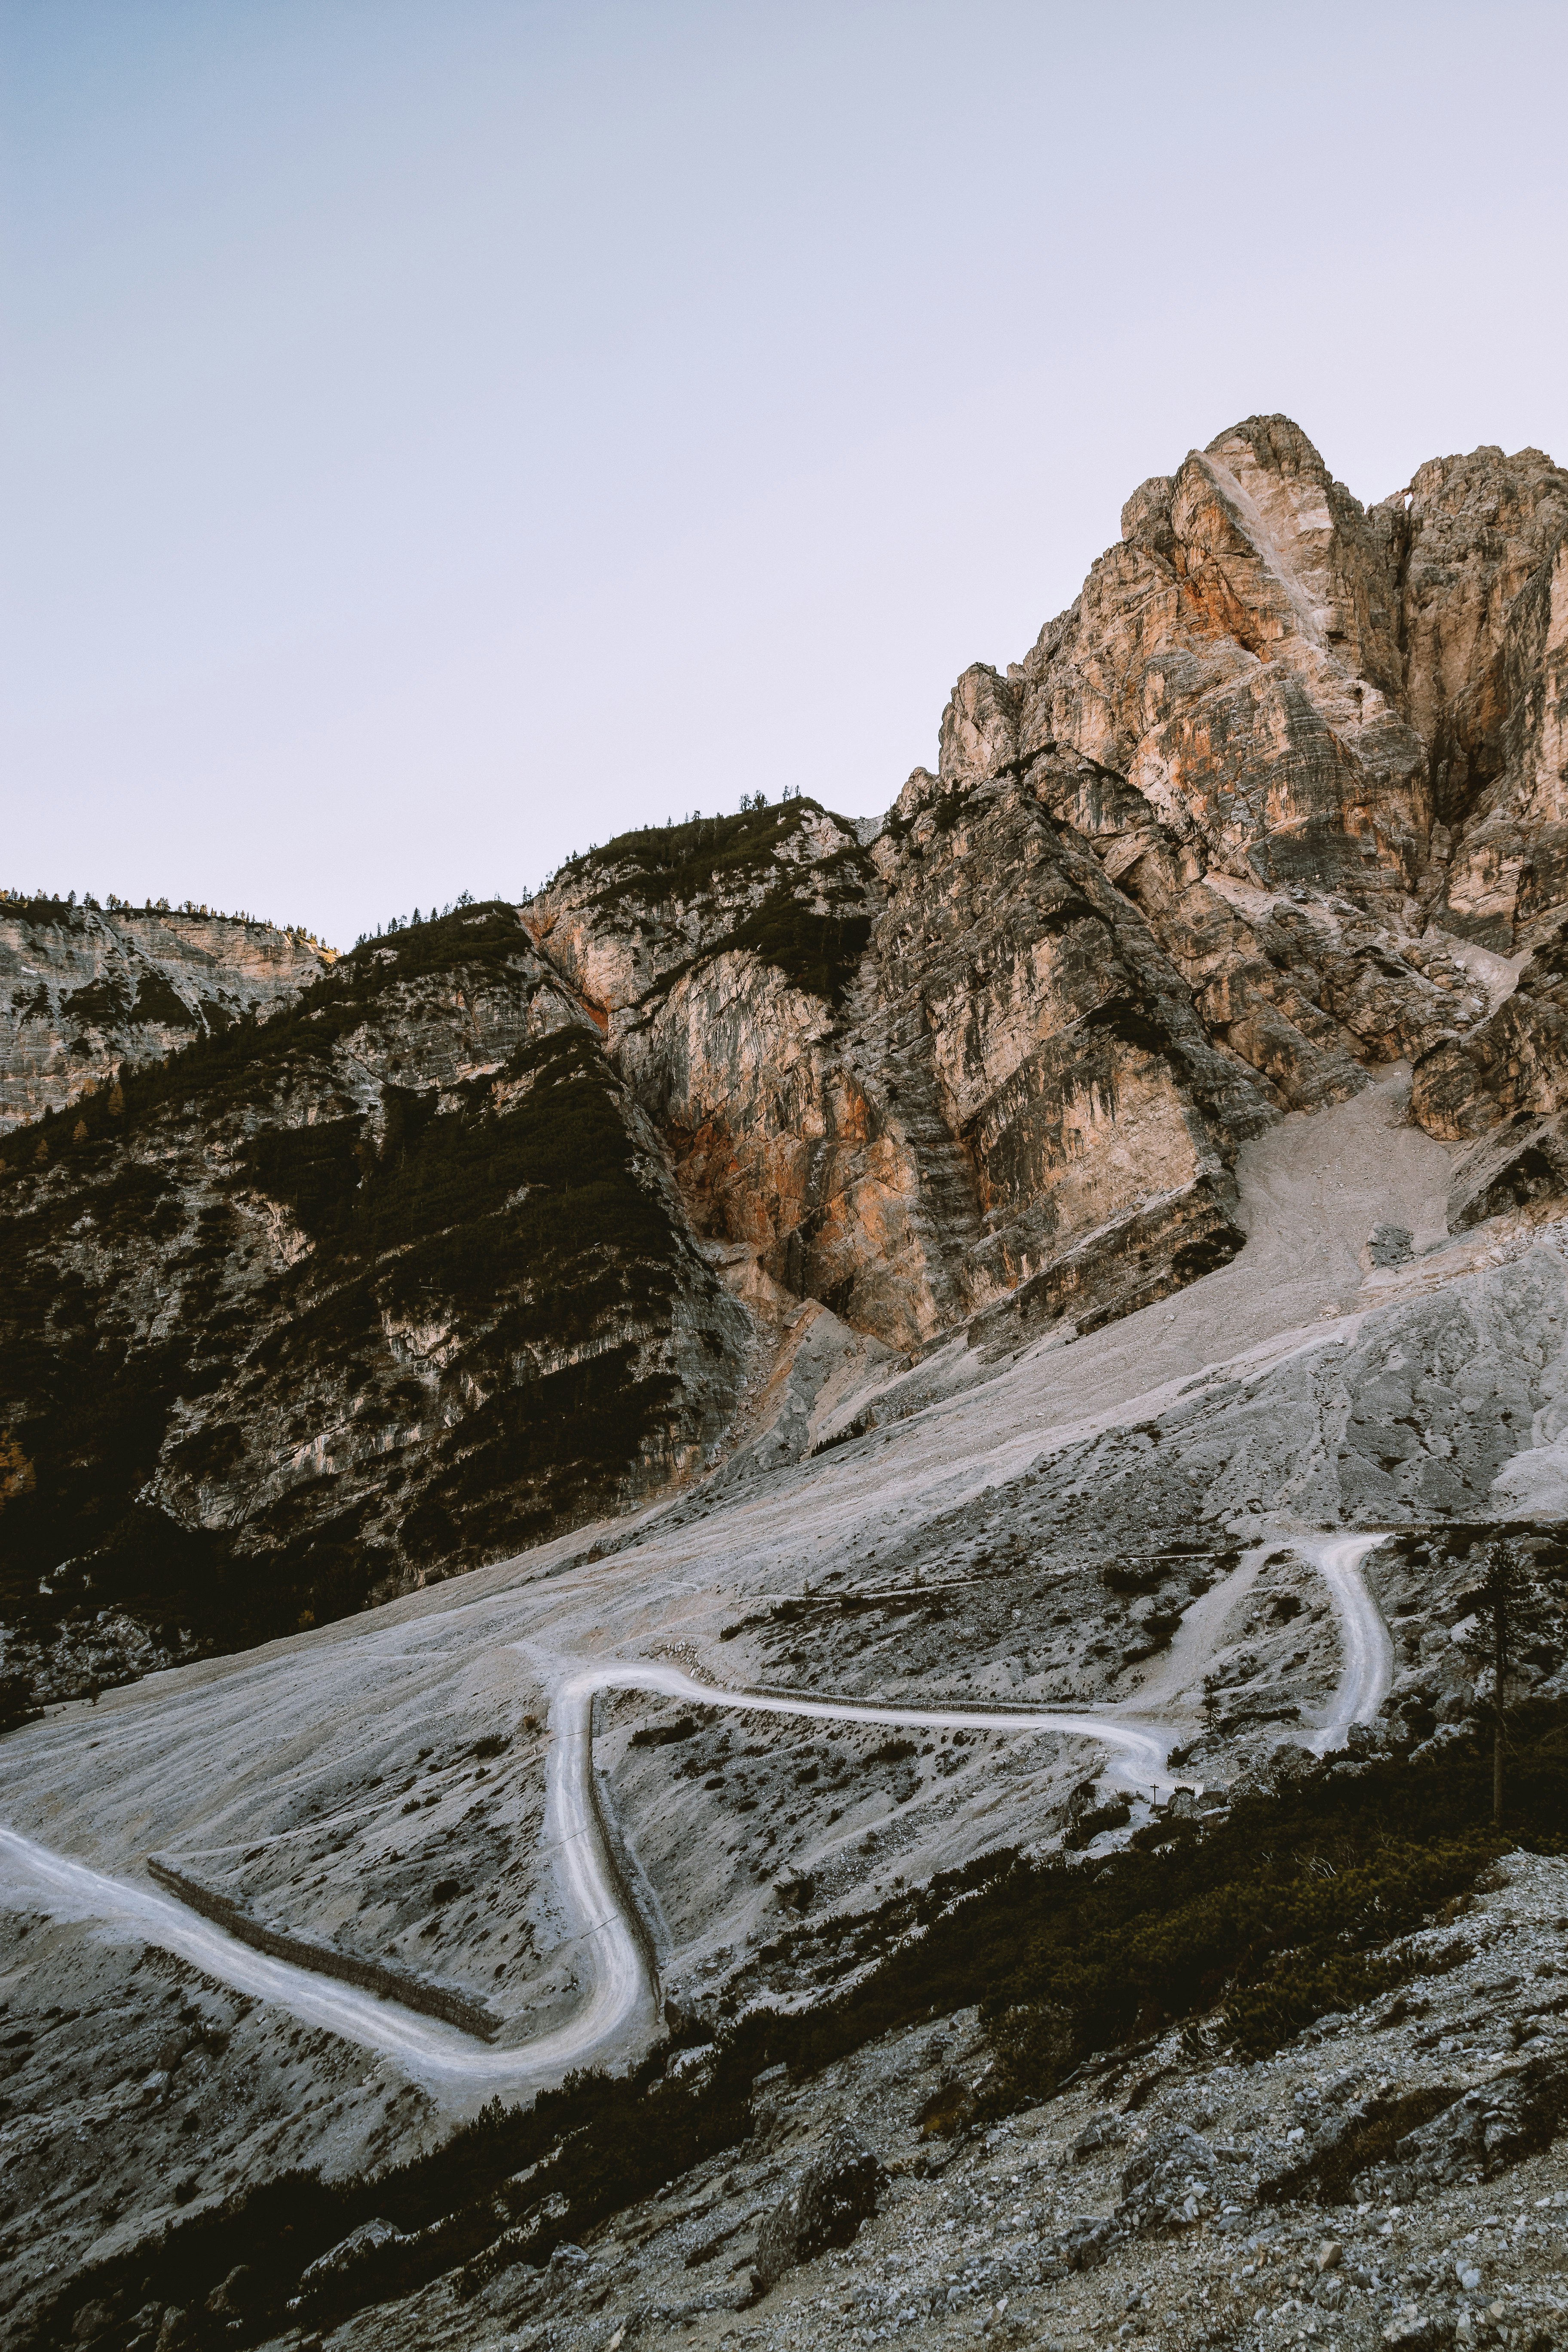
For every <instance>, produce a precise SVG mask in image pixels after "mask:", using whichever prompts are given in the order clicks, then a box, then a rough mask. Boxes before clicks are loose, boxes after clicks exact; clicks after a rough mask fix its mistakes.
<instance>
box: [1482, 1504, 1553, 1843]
mask: <svg viewBox="0 0 1568 2352" xmlns="http://www.w3.org/2000/svg"><path fill="white" fill-rule="evenodd" d="M1479 1569H1480V1574H1479V1577H1478V1578H1477V1580H1476V1582H1475V1584H1474V1585H1473V1586H1472V1587H1471V1589H1470V1591H1468V1592H1467V1593H1466V1594H1465V1596H1464V1605H1465V1606H1466V1607H1467V1608H1468V1611H1469V1612H1470V1614H1471V1616H1472V1617H1473V1619H1474V1621H1475V1622H1474V1625H1473V1627H1472V1629H1471V1630H1470V1631H1469V1632H1468V1633H1467V1634H1466V1635H1465V1637H1464V1648H1465V1650H1466V1651H1467V1653H1468V1655H1469V1656H1470V1658H1471V1659H1472V1660H1473V1661H1474V1662H1475V1663H1476V1664H1477V1665H1478V1666H1479V1667H1481V1668H1483V1669H1487V1670H1489V1672H1490V1675H1491V1685H1492V1688H1491V1717H1492V1819H1493V1821H1494V1822H1500V1821H1501V1819H1502V1807H1503V1758H1504V1753H1505V1749H1506V1746H1507V1736H1506V1735H1507V1717H1508V1702H1509V1693H1510V1685H1512V1684H1513V1683H1514V1681H1515V1680H1516V1679H1517V1677H1518V1674H1519V1668H1520V1664H1521V1660H1522V1659H1523V1657H1524V1654H1525V1653H1526V1651H1528V1650H1530V1649H1531V1648H1533V1647H1534V1646H1535V1645H1536V1644H1537V1643H1540V1642H1542V1640H1544V1639H1547V1638H1548V1637H1550V1636H1551V1635H1552V1633H1555V1631H1556V1630H1557V1628H1556V1618H1557V1614H1558V1612H1557V1611H1556V1610H1555V1608H1554V1607H1553V1604H1552V1601H1551V1599H1550V1598H1549V1596H1548V1594H1547V1592H1546V1591H1545V1589H1544V1588H1543V1586H1542V1583H1541V1580H1540V1579H1539V1577H1538V1576H1537V1574H1536V1572H1535V1563H1534V1561H1533V1559H1531V1556H1530V1554H1529V1553H1528V1552H1526V1551H1525V1550H1524V1549H1523V1548H1522V1546H1521V1544H1520V1543H1519V1541H1518V1540H1517V1539H1510V1538H1507V1537H1504V1538H1500V1540H1499V1541H1497V1542H1495V1543H1489V1544H1484V1545H1483V1546H1482V1547H1481V1549H1480V1554H1479Z"/></svg>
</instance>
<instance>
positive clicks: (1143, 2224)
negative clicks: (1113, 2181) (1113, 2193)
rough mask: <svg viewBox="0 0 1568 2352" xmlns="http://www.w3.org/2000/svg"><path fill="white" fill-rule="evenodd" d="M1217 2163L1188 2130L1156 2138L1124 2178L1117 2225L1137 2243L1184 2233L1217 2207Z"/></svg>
mask: <svg viewBox="0 0 1568 2352" xmlns="http://www.w3.org/2000/svg"><path fill="white" fill-rule="evenodd" d="M1218 2177H1219V2158H1218V2157H1217V2156H1216V2155H1215V2151H1214V2149H1213V2148H1212V2147H1210V2146H1209V2143H1208V2141H1207V2140H1206V2139H1205V2138H1204V2137H1203V2136H1202V2134H1201V2133H1199V2132H1195V2131H1194V2130H1193V2129H1192V2127H1191V2126H1190V2125H1187V2124H1173V2125H1171V2126H1170V2127H1169V2128H1168V2129H1167V2130H1165V2131H1162V2132H1156V2133H1155V2134H1154V2136H1153V2137H1152V2139H1151V2140H1150V2141H1149V2143H1148V2145H1147V2147H1143V2148H1141V2149H1140V2150H1139V2152H1138V2154H1137V2155H1136V2156H1135V2157H1134V2158H1133V2159H1132V2161H1131V2164H1130V2165H1128V2166H1127V2168H1126V2169H1125V2170H1124V2171H1123V2173H1122V2175H1121V2204H1120V2205H1119V2206H1118V2207H1117V2209H1116V2220H1117V2223H1118V2225H1119V2226H1120V2227H1121V2229H1123V2230H1126V2231H1131V2232H1132V2233H1133V2234H1134V2235H1136V2236H1139V2237H1145V2236H1147V2235H1148V2234H1149V2233H1150V2232H1151V2231H1154V2230H1162V2229H1180V2228H1184V2227H1185V2226H1187V2225H1189V2224H1191V2223H1192V2222H1194V2221H1198V2220H1199V2219H1201V2218H1202V2216H1203V2214H1204V2213H1205V2210H1211V2209H1212V2207H1213V2205H1214V2204H1215V2202H1216V2201H1217V2194H1218V2189H1217V2184H1218Z"/></svg>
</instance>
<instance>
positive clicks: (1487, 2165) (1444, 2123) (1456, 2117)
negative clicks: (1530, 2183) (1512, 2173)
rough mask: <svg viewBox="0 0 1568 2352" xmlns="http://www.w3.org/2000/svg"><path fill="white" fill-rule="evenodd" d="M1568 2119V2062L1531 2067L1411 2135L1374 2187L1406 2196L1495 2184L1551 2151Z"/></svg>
mask: <svg viewBox="0 0 1568 2352" xmlns="http://www.w3.org/2000/svg"><path fill="white" fill-rule="evenodd" d="M1565 2115H1568V2056H1565V2055H1564V2053H1561V2052H1557V2053H1552V2054H1550V2055H1548V2056H1544V2057H1542V2058H1536V2059H1532V2060H1531V2062H1530V2063H1529V2064H1528V2065H1525V2066H1522V2067H1521V2068H1520V2069H1519V2070H1518V2071H1517V2072H1510V2073H1507V2074H1500V2075H1498V2076H1497V2077H1495V2078H1494V2080H1493V2081H1492V2082H1490V2083H1489V2084H1487V2086H1486V2087H1485V2088H1484V2089H1481V2090H1472V2091H1467V2092H1465V2094H1464V2095H1463V2096H1462V2097H1460V2098H1458V2099H1456V2100H1455V2101H1454V2104H1453V2105H1452V2106H1449V2107H1444V2108H1442V2109H1440V2110H1439V2112H1438V2113H1437V2114H1436V2116H1433V2118H1432V2120H1431V2122H1430V2123H1428V2124H1423V2125H1422V2126H1420V2128H1419V2129H1418V2130H1416V2131H1413V2132H1409V2133H1407V2134H1406V2135H1405V2137H1404V2138H1403V2139H1402V2140H1400V2141H1399V2143H1398V2144H1397V2146H1396V2147H1395V2148H1394V2162H1393V2166H1392V2168H1390V2169H1389V2170H1388V2171H1386V2172H1384V2174H1383V2175H1382V2176H1381V2177H1379V2175H1377V2174H1373V2176H1372V2185H1373V2187H1377V2188H1382V2187H1385V2186H1386V2187H1388V2188H1390V2189H1393V2188H1394V2187H1395V2186H1397V2187H1398V2188H1400V2189H1403V2190H1404V2193H1405V2195H1410V2194H1413V2193H1414V2191H1415V2189H1416V2188H1417V2187H1418V2186H1420V2185H1424V2184H1426V2183H1427V2182H1432V2181H1436V2182H1447V2181H1452V2180H1460V2179H1481V2180H1490V2179H1494V2178H1495V2176H1496V2175H1497V2174H1498V2173H1500V2172H1504V2171H1507V2170H1508V2169H1509V2168H1510V2166H1512V2165H1515V2164H1518V2163H1519V2162H1520V2161H1521V2158H1524V2157H1526V2156H1531V2155H1533V2154H1534V2152H1535V2151H1536V2149H1537V2148H1540V2147H1547V2146H1548V2145H1549V2144H1550V2142H1551V2141H1552V2137H1553V2136H1554V2135H1555V2134H1556V2132H1557V2131H1558V2130H1559V2129H1560V2128H1561V2127H1562V2124H1563V2117H1564V2116H1565Z"/></svg>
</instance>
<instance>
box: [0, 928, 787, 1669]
mask: <svg viewBox="0 0 1568 2352" xmlns="http://www.w3.org/2000/svg"><path fill="white" fill-rule="evenodd" d="M0 1171H3V1173H0V1186H3V1188H4V1189H3V1192H0V1201H3V1202H4V1207H3V1210H0V1263H3V1267H4V1281H3V1283H0V1363H3V1367H4V1369H3V1370H0V1427H4V1428H5V1429H6V1430H8V1431H9V1432H10V1433H11V1437H10V1443H11V1444H12V1446H13V1447H14V1449H15V1451H16V1464H17V1465H19V1467H16V1470H15V1475H13V1476H12V1478H11V1479H10V1482H9V1486H10V1491H9V1493H8V1496H7V1499H6V1501H5V1570H4V1599H3V1610H4V1615H5V1620H6V1621H7V1622H8V1623H9V1625H10V1627H11V1629H12V1636H13V1650H14V1653H15V1656H16V1659H19V1660H20V1661H21V1662H22V1663H23V1664H29V1665H31V1666H32V1667H33V1668H34V1669H35V1671H36V1674H37V1684H38V1687H39V1688H40V1689H45V1690H52V1689H53V1687H54V1683H53V1680H52V1679H51V1676H52V1675H53V1668H52V1667H51V1666H50V1665H49V1664H48V1661H49V1660H50V1659H55V1660H57V1661H58V1663H59V1665H60V1671H61V1673H62V1674H63V1675H64V1676H65V1681H64V1685H63V1686H64V1687H68V1688H75V1687H78V1686H79V1685H80V1684H81V1682H82V1679H83V1675H82V1672H81V1671H79V1670H78V1668H73V1667H72V1665H71V1663H70V1661H71V1659H72V1657H73V1656H75V1657H77V1658H78V1661H79V1666H80V1665H82V1664H85V1660H84V1659H83V1658H82V1655H81V1654H82V1653H83V1650H84V1644H85V1649H86V1655H87V1656H89V1657H90V1656H91V1654H92V1643H91V1638H90V1637H91V1634H92V1633H93V1632H97V1633H102V1634H103V1635H104V1638H105V1641H106V1643H108V1646H109V1647H110V1649H112V1647H113V1643H112V1641H111V1640H110V1635H111V1633H112V1631H113V1628H114V1625H115V1623H116V1622H118V1618H119V1614H120V1612H129V1614H130V1616H131V1617H132V1619H136V1618H140V1619H142V1621H143V1622H148V1623H151V1624H153V1625H156V1626H158V1627H160V1628H161V1629H163V1630H162V1639H163V1647H164V1650H165V1652H166V1654H167V1655H169V1656H177V1655H180V1654H185V1653H186V1652H187V1651H188V1649H189V1647H190V1645H191V1643H192V1642H193V1641H194V1642H195V1644H196V1646H197V1647H211V1646H214V1645H216V1646H220V1647H233V1646H236V1645H237V1643H243V1642H248V1641H255V1640H258V1639H261V1638H265V1637H266V1636H267V1635H268V1634H269V1633H281V1632H286V1631H292V1630H293V1629H294V1627H295V1625H296V1623H297V1622H298V1623H310V1622H313V1621H314V1620H315V1619H317V1618H319V1617H320V1618H324V1617H328V1616H335V1615H341V1614H342V1612H343V1611H344V1610H346V1609H352V1608H354V1607H357V1606H359V1605H360V1604H361V1603H362V1602H363V1601H364V1600H365V1599H366V1598H367V1597H369V1596H371V1595H373V1594H385V1593H387V1592H391V1591H396V1590H398V1589H400V1588H403V1587H406V1586H408V1585H411V1584H415V1583H419V1582H422V1581H424V1580H426V1578H427V1577H429V1576H439V1575H442V1574H446V1573H447V1572H449V1571H450V1570H452V1569H454V1568H457V1567H459V1566H463V1565H468V1564H472V1563H473V1562H474V1561H476V1560H478V1559H484V1558H487V1557H493V1556H494V1555H495V1554H497V1553H498V1552H501V1551H504V1550H506V1549H511V1548H513V1547H515V1545H516V1544H517V1542H518V1541H520V1540H527V1539H528V1538H529V1536H530V1535H538V1534H540V1533H542V1532H544V1531H546V1530H548V1529H552V1528H557V1527H560V1526H563V1525H565V1526H570V1525H571V1524H572V1523H573V1522H574V1519H579V1518H583V1517H590V1516H593V1515H594V1514H595V1513H596V1512H599V1511H602V1510H603V1509H605V1507H614V1506H615V1505H616V1503H617V1502H625V1501H629V1500H631V1499H633V1498H635V1497H636V1496H638V1495H640V1494H642V1493H644V1492H646V1491H647V1489H648V1488H649V1487H650V1486H659V1485H661V1484H664V1483H667V1482H668V1480H669V1479H670V1478H671V1477H672V1476H674V1475H679V1474H680V1473H682V1472H689V1471H690V1470H691V1469H693V1468H696V1467H699V1466H700V1465H702V1464H703V1463H704V1462H706V1461H707V1460H709V1459H710V1458H711V1455H712V1453H713V1451H714V1449H715V1447H716V1446H717V1444H719V1442H720V1440H721V1437H722V1434H723V1433H724V1431H725V1429H726V1427H727V1426H728V1424H729V1422H730V1420H731V1416H732V1412H733V1408H734V1403H735V1399H736V1391H737V1386H738V1382H739V1381H740V1379H741V1377H742V1373H743V1371H744V1370H745V1369H746V1367H747V1365H748V1363H749V1347H750V1333H751V1328H752V1326H751V1321H750V1318H749V1317H748V1314H747V1310H746V1309H745V1308H744V1307H742V1306H741V1305H739V1304H738V1303H737V1302H736V1301H735V1300H734V1299H733V1298H732V1297H731V1296H730V1294H729V1293H728V1292H727V1291H725V1290H724V1289H723V1287H722V1286H721V1284H720V1283H719V1282H718V1281H717V1279H716V1277H715V1276H713V1275H712V1274H711V1272H710V1270H709V1268H708V1267H707V1265H705V1264H704V1263H703V1261H702V1259H701V1257H700V1254H699V1252H698V1250H697V1248H696V1246H695V1245H694V1244H693V1242H692V1240H691V1238H690V1236H689V1234H687V1233H686V1232H685V1231H684V1229H683V1226H682V1223H681V1220H680V1216H679V1202H678V1200H677V1197H676V1195H675V1193H674V1190H673V1187H672V1186H671V1184H670V1182H669V1180H668V1175H667V1173H666V1171H665V1169H664V1166H663V1164H662V1161H661V1159H660V1156H659V1152H658V1145H657V1141H656V1139H655V1138H654V1136H653V1133H652V1131H651V1129H649V1127H648V1125H647V1120H646V1118H644V1116H643V1114H642V1113H641V1112H640V1111H639V1110H638V1109H637V1107H636V1105H635V1104H634V1103H632V1101H631V1100H630V1099H629V1097H627V1095H626V1089H625V1087H624V1086H623V1085H622V1084H621V1082H620V1081H619V1080H618V1079H617V1078H616V1076H615V1075H614V1073H613V1072H612V1071H611V1069H610V1068H609V1067H608V1066H607V1065H606V1063H605V1058H604V1055H603V1054H602V1053H601V1051H600V1049H599V1040H598V1035H597V1033H596V1031H595V1028H594V1026H593V1024H592V1023H591V1022H589V1021H588V1020H587V1019H586V1018H585V1016H584V1013H582V1012H581V1010H580V1009H579V1008H578V1006H577V1005H576V1004H574V1003H573V1002H572V1000H571V999H570V998H569V997H568V996H567V995H566V994H565V993H564V992H563V990H562V989H561V987H560V985H559V984H558V982H556V981H555V979H554V978H553V977H552V974H551V973H550V972H549V971H548V970H547V969H546V968H545V967H544V966H543V965H542V963H541V961H540V960H539V958H538V956H537V955H536V953H535V951H534V950H533V948H532V946H531V943H530V941H529V939H528V936H527V934H526V932H525V931H524V930H523V929H522V928H521V924H520V923H519V921H518V919H517V917H516V915H515V913H514V912H513V911H512V910H511V909H510V908H500V907H489V908H470V909H468V910H467V911H466V912H464V913H463V914H461V915H458V916H454V917H451V918H449V919H447V920H446V921H445V922H441V923H433V924H427V925H424V926H422V927H420V928H419V929H415V930H411V931H405V932H403V933H400V934H397V935H395V937H394V938H392V939H390V940H386V941H384V942H375V943H373V944H371V945H368V946H366V947H365V948H363V949H361V950H357V951H356V952H355V953H354V954H353V955H352V956H349V957H346V958H344V959H343V960H342V961H341V962H340V964H339V966H338V968H337V970H336V971H335V972H334V973H333V975H332V976H331V979H330V980H328V981H325V982H322V983H321V985H320V986H319V987H318V988H317V989H316V990H315V991H313V992H312V993H311V994H310V997H309V998H308V999H307V1000H306V1001H305V1002H304V1003H300V1004H298V1005H296V1006H295V1008H294V1009H293V1010H292V1011H291V1012H289V1013H279V1014H276V1015H275V1016H274V1017H273V1018H272V1019H271V1020H270V1021H268V1022H267V1023H265V1024H263V1023H258V1022H256V1021H250V1022H246V1023H240V1024H237V1025H236V1026H234V1027H233V1028H231V1029H229V1030H228V1031H226V1033H224V1034H221V1035H219V1036H216V1037H215V1038H213V1039H211V1040H210V1041H209V1042H208V1043H207V1044H206V1045H203V1046H200V1047H198V1048H196V1049H195V1050H194V1051H193V1052H190V1053H186V1054H184V1055H179V1056H176V1057H175V1058H174V1060H173V1061H171V1062H170V1063H168V1064H167V1065H164V1066H153V1067H151V1068H148V1069H144V1070H143V1071H142V1072H141V1073H140V1074H139V1075H137V1076H128V1077H126V1078H125V1079H124V1080H122V1081H121V1084H120V1085H119V1086H117V1087H115V1088H114V1089H113V1090H112V1091H110V1093H108V1094H105V1093H103V1092H100V1093H98V1094H96V1095H94V1096H93V1097H89V1098H88V1097H84V1098H82V1099H81V1100H80V1101H79V1103H77V1104H74V1105H72V1106H71V1107H70V1108H69V1109H68V1110H67V1111H65V1112H63V1113H62V1114H60V1115H58V1117H56V1118H46V1119H45V1120H43V1121H41V1122H39V1123H37V1126H36V1127H34V1128H31V1129H27V1130H26V1134H25V1135H24V1136H23V1137H21V1138H19V1139H12V1140H11V1143H10V1145H9V1148H8V1149H7V1150H5V1151H3V1152H0ZM67 1619H69V1621H70V1622H69V1628H68V1629H67V1630H68V1633H69V1638H68V1639H67V1638H62V1621H64V1620H67ZM158 1662H161V1661H159V1660H156V1659H154V1660H152V1661H149V1660H148V1659H147V1658H145V1657H142V1659H141V1660H140V1664H141V1665H142V1669H143V1670H144V1669H145V1666H146V1665H147V1664H149V1663H158ZM102 1678H103V1679H105V1680H112V1679H118V1678H119V1677H118V1676H117V1675H115V1674H114V1672H113V1671H112V1667H111V1665H110V1664H108V1663H107V1662H106V1665H105V1669H104V1671H103V1675H102Z"/></svg>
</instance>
